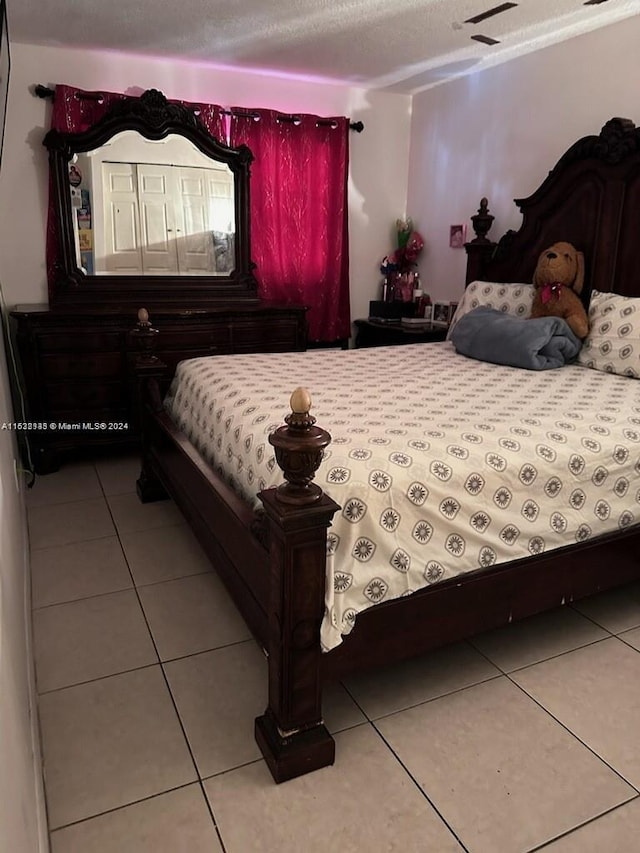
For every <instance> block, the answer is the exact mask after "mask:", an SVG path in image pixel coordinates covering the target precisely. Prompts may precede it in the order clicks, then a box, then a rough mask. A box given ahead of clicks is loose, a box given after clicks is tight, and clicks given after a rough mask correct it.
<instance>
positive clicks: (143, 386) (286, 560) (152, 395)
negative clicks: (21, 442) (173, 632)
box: [134, 119, 640, 782]
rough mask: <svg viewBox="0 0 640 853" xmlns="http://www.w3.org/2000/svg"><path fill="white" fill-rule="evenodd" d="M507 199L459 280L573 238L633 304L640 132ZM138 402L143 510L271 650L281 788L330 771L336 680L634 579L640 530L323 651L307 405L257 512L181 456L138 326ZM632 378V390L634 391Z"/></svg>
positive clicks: (325, 513) (180, 438) (431, 600)
mask: <svg viewBox="0 0 640 853" xmlns="http://www.w3.org/2000/svg"><path fill="white" fill-rule="evenodd" d="M516 203H517V204H518V206H519V208H520V209H521V211H522V214H523V223H522V226H521V228H520V229H519V230H518V231H517V232H508V233H507V234H506V235H505V237H504V238H503V239H502V240H501V241H500V242H499V243H497V244H496V243H492V242H491V241H490V240H489V239H488V237H487V236H486V235H487V231H488V228H489V226H490V224H491V220H492V217H491V214H490V213H489V212H488V210H487V204H486V200H483V203H482V204H481V208H480V210H479V212H478V215H477V216H475V217H473V221H474V228H475V231H476V237H475V239H474V240H472V241H471V242H470V243H469V244H467V246H466V248H467V253H468V269H467V283H468V282H469V281H471V280H474V279H483V280H488V281H505V282H509V281H510V282H518V281H524V282H527V281H531V280H532V274H533V269H534V266H535V263H536V260H537V257H538V255H539V253H540V251H542V249H543V248H545V247H546V246H547V245H550V244H551V243H554V242H556V241H557V240H568V241H570V242H572V243H574V245H575V246H576V247H577V248H578V249H580V250H582V251H583V252H584V254H585V260H586V269H587V277H586V282H585V288H584V296H585V299H586V300H588V298H589V294H590V291H591V289H592V288H596V289H598V290H600V291H614V292H616V293H620V294H624V295H627V296H640V264H639V263H638V260H637V258H638V242H639V235H640V129H636V128H635V126H634V125H633V123H632V122H630V121H628V120H623V119H612V120H611V121H609V122H607V124H606V125H605V126H604V128H603V129H602V131H601V133H600V134H599V135H597V136H588V137H584V138H583V139H580V140H579V141H578V142H577V143H575V144H574V145H573V146H571V148H570V149H569V150H568V151H567V152H566V153H565V154H564V155H563V156H562V158H561V159H560V160H559V162H558V163H557V165H556V166H555V167H554V169H553V170H552V171H551V172H550V174H549V175H548V177H547V178H546V179H545V181H544V182H543V183H542V185H541V186H540V188H539V189H538V190H537V191H536V192H535V193H534V194H533V195H531V196H530V197H528V198H526V199H517V200H516ZM134 334H136V335H137V336H138V338H139V341H140V345H141V349H142V353H141V355H140V358H139V359H138V365H137V369H136V381H137V384H138V386H139V393H140V398H139V399H140V400H141V403H140V416H141V423H142V434H143V465H142V473H141V476H140V479H139V481H138V493H139V496H140V498H141V499H142V500H143V501H148V500H154V499H158V498H160V497H163V496H166V494H167V493H168V494H169V495H171V496H172V497H173V499H174V500H175V502H176V503H177V504H178V506H179V507H180V508H181V510H182V512H183V513H184V515H185V516H186V518H187V519H188V520H189V522H190V524H191V526H192V527H193V529H194V531H195V533H196V535H197V536H198V538H199V539H200V542H201V543H202V545H203V547H204V548H205V550H206V552H207V553H208V555H209V556H210V558H211V560H212V562H213V565H214V566H215V568H216V570H217V571H218V573H219V574H220V576H221V577H222V579H223V580H224V582H225V584H226V586H227V588H228V589H229V591H230V593H231V595H232V597H233V599H234V601H235V603H236V605H237V606H238V608H239V610H240V611H241V612H242V614H243V616H244V618H245V620H246V622H247V625H248V626H249V628H250V629H251V631H252V632H253V634H254V636H255V638H256V639H257V641H258V642H259V643H260V644H261V646H262V647H263V648H264V649H265V651H266V653H267V654H268V663H269V700H268V707H267V709H266V711H265V713H264V714H263V715H262V716H260V717H258V718H257V720H256V725H255V736H256V739H257V742H258V744H259V746H260V749H261V750H262V753H263V755H264V757H265V759H266V761H267V764H268V766H269V768H270V770H271V772H272V774H273V777H274V779H275V780H276V781H277V782H282V781H285V780H287V779H291V778H293V777H295V776H299V775H301V774H303V773H307V772H309V771H312V770H316V769H318V768H320V767H324V766H327V765H329V764H332V763H333V761H334V752H335V747H334V741H333V738H332V737H331V735H330V734H329V732H328V731H327V729H326V728H325V726H324V724H323V721H322V703H321V699H322V687H323V684H324V683H325V682H326V681H328V680H331V679H339V678H342V677H343V676H345V675H347V674H348V673H352V672H355V671H360V670H364V669H366V668H370V667H374V666H380V665H384V664H390V663H393V662H396V661H400V660H403V659H405V658H409V657H411V656H414V655H419V654H421V653H423V652H426V651H427V650H429V649H433V648H436V647H437V646H442V645H444V644H447V643H451V642H454V641H459V640H461V639H463V638H465V637H469V636H471V635H473V634H476V633H478V632H480V631H484V630H487V629H490V628H495V627H498V626H501V625H505V624H507V623H509V622H511V621H512V620H517V619H522V618H523V617H526V616H530V615H532V614H534V613H538V612H541V611H543V610H547V609H549V608H553V607H556V606H558V605H560V604H563V603H566V602H570V601H574V600H577V599H579V598H582V597H584V596H587V595H590V594H592V593H595V592H598V591H600V590H604V589H607V588H611V587H614V586H616V585H620V584H623V583H626V582H628V581H632V580H634V579H638V578H640V526H638V525H636V526H634V527H631V528H627V529H626V530H624V531H621V532H617V533H614V534H609V535H606V536H603V537H600V538H598V539H595V540H590V541H587V542H584V543H581V544H576V545H571V546H568V547H564V548H560V549H558V550H554V551H552V552H549V553H545V554H542V555H539V556H535V557H530V558H526V559H521V560H518V561H515V562H511V563H506V564H502V565H497V566H494V567H492V568H490V569H482V570H477V571H475V572H471V573H470V574H467V575H465V576H463V577H458V578H455V579H452V580H449V581H445V582H442V583H440V584H437V585H435V586H432V587H429V588H427V589H424V590H421V591H419V592H416V593H414V594H413V595H411V596H408V597H405V598H401V599H396V600H393V601H389V602H385V603H381V604H379V605H377V606H375V607H373V608H371V609H369V610H367V611H366V612H364V613H361V614H359V616H358V619H357V622H356V625H355V627H354V629H353V631H352V633H351V634H349V635H348V636H347V637H346V638H345V639H344V642H343V643H342V644H341V645H340V646H339V647H338V648H336V649H334V650H332V651H330V652H328V653H322V652H321V650H320V641H319V637H320V623H321V620H322V617H323V613H324V593H325V545H326V532H327V527H328V526H329V525H330V524H331V520H332V517H333V514H334V512H335V511H336V510H337V509H338V506H337V505H336V504H335V503H334V501H333V500H332V499H331V498H330V497H329V496H328V495H326V494H324V493H323V492H322V491H321V490H320V489H319V487H317V486H314V484H313V483H312V482H311V480H312V478H313V473H314V471H315V469H316V467H317V465H318V464H319V462H320V458H321V455H322V446H323V445H326V443H328V441H329V440H330V438H329V436H328V434H327V433H325V432H324V431H323V430H321V429H319V428H318V427H315V426H313V425H312V420H313V419H310V418H309V416H308V414H306V413H305V409H306V408H307V407H306V406H305V404H304V396H303V397H302V398H300V395H298V397H297V398H296V400H294V408H295V409H297V410H298V411H297V412H294V413H293V415H291V416H290V417H289V418H288V419H287V420H288V424H287V425H286V426H283V427H282V428H281V429H280V430H279V431H277V433H276V434H274V436H272V438H271V439H270V440H271V441H272V443H273V444H274V445H275V448H276V454H277V459H278V463H279V465H280V467H281V468H282V469H283V471H284V477H285V480H286V482H285V483H284V484H283V486H281V487H279V489H277V490H276V489H268V490H266V491H264V492H262V493H261V495H260V497H261V499H262V502H263V504H264V510H265V512H264V515H263V516H262V515H258V514H256V513H254V512H253V511H252V510H251V509H250V508H249V506H248V505H247V504H246V503H244V502H243V501H242V500H241V499H240V498H239V497H238V495H237V494H235V493H234V492H233V491H232V490H231V489H230V487H229V486H227V485H226V484H225V483H224V482H223V481H222V480H221V478H220V477H219V476H217V475H216V474H215V473H214V472H213V471H212V470H211V469H210V468H209V467H208V466H207V465H206V464H205V463H204V462H203V460H202V459H201V457H200V456H199V455H198V454H197V453H196V452H195V451H194V449H193V448H192V447H191V446H190V444H189V442H188V440H187V439H186V438H185V436H184V435H183V434H182V433H181V432H180V431H179V430H178V429H177V428H176V426H175V425H174V424H173V423H172V422H171V420H170V419H169V417H168V415H167V414H166V412H164V410H163V408H162V405H161V394H162V391H163V387H164V384H165V383H166V381H167V377H166V375H164V374H163V366H162V365H161V364H160V363H159V362H158V361H157V360H156V359H155V358H154V356H153V353H152V347H153V339H154V333H153V331H152V329H151V327H150V324H149V323H148V319H147V317H145V316H144V315H143V316H142V318H141V322H139V324H138V328H137V331H136V332H135V333H134ZM629 381H634V380H629Z"/></svg>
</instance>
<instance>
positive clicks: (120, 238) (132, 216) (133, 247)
mask: <svg viewBox="0 0 640 853" xmlns="http://www.w3.org/2000/svg"><path fill="white" fill-rule="evenodd" d="M102 190H103V194H104V212H105V216H104V229H103V233H102V235H101V236H102V241H100V239H99V238H100V235H97V234H96V235H95V236H96V247H95V248H96V256H95V265H96V272H107V273H121V274H124V275H127V274H129V273H138V274H139V273H141V272H142V271H143V270H142V252H141V250H140V240H139V216H138V188H137V175H136V165H135V163H103V164H102Z"/></svg>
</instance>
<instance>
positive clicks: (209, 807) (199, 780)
mask: <svg viewBox="0 0 640 853" xmlns="http://www.w3.org/2000/svg"><path fill="white" fill-rule="evenodd" d="M94 467H95V466H94ZM96 475H97V476H98V480H99V481H100V487H101V488H102V490H103V493H104V487H103V485H102V480H100V475H99V473H98V471H97V468H96ZM134 494H135V493H134ZM105 502H106V504H107V509H108V511H109V515H110V516H111V520H112V522H113V526H114V527H115V530H116V536H117V538H118V543H119V545H120V550H121V551H122V556H123V558H124V561H125V563H126V566H127V570H128V571H129V574H130V576H131V582H132V583H133V588H134V590H135V594H136V598H137V600H138V605H139V607H140V610H141V612H142V618H143V619H144V622H145V625H146V626H147V631H148V632H149V636H150V638H151V642H152V643H153V648H154V650H155V653H156V656H157V658H158V664H159V666H160V672H161V673H162V678H163V680H164V683H165V686H166V688H167V692H168V694H169V699H170V701H171V704H172V706H173V710H174V713H175V715H176V719H177V721H178V725H179V726H180V731H181V732H182V737H183V738H184V742H185V744H186V747H187V750H188V752H189V757H190V758H191V762H192V764H193V768H194V770H195V773H196V780H197V783H198V785H199V788H200V792H201V794H202V796H203V798H204V802H205V806H206V808H207V811H208V812H209V816H210V817H211V822H212V823H213V828H214V830H215V832H216V835H217V837H218V840H219V842H220V846H221V847H222V850H223V851H224V853H226V847H225V844H224V842H223V840H222V835H221V834H220V830H219V828H218V823H217V821H216V816H215V813H214V811H213V806H212V805H211V803H210V802H209V798H208V797H207V794H206V792H205V790H204V785H203V783H202V776H201V773H200V769H199V767H198V764H197V762H196V759H195V755H194V754H193V749H192V747H191V743H190V741H189V738H188V737H187V732H186V729H185V727H184V723H183V722H182V717H181V716H180V711H179V710H178V706H177V704H176V700H175V697H174V695H173V691H172V690H171V684H170V683H169V679H168V676H167V673H166V671H165V668H164V664H163V661H162V660H161V658H160V652H159V650H158V646H157V643H156V639H155V637H154V636H153V631H152V630H151V625H150V624H149V620H148V619H147V614H146V612H145V609H144V606H143V604H142V599H141V598H140V594H139V593H138V588H137V586H136V582H135V578H134V576H133V571H132V570H131V566H130V565H129V560H128V559H127V555H126V552H125V549H124V545H123V544H122V539H121V538H120V531H119V529H118V526H117V524H116V521H115V518H114V517H113V513H112V511H111V506H110V504H109V501H108V500H107V496H106V494H105Z"/></svg>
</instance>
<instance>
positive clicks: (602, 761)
mask: <svg viewBox="0 0 640 853" xmlns="http://www.w3.org/2000/svg"><path fill="white" fill-rule="evenodd" d="M605 630H606V629H605ZM612 639H618V637H616V635H615V634H611V635H610V636H609V637H603V638H602V639H601V640H596V641H595V642H594V643H588V644H587V646H578V648H576V649H571V650H569V651H566V652H563V653H562V654H560V655H555V657H554V658H547V659H546V660H554V659H556V658H559V657H563V656H564V655H568V654H571V653H572V652H577V651H580V649H584V648H588V647H589V646H594V645H597V644H598V643H605V642H609V640H612ZM625 645H628V644H625ZM635 651H638V650H637V649H635ZM478 652H479V654H482V656H483V657H485V658H486V659H487V660H488V661H489V662H490V663H493V661H491V660H490V659H489V658H488V657H487V656H486V655H485V654H484V652H481V651H480V650H479V649H478ZM546 660H544V661H538V662H537V663H532V664H529V665H528V666H524V667H520V669H518V670H512V672H522V671H523V670H525V669H528V668H529V667H532V666H537V665H538V664H539V663H546ZM493 665H494V666H496V667H498V669H499V670H500V671H501V672H502V674H503V675H504V676H505V678H507V679H508V680H509V681H510V682H511V684H513V685H514V687H517V688H518V690H519V691H520V692H521V693H523V694H524V695H525V696H526V697H527V698H528V699H530V700H531V701H532V702H533V703H534V704H535V705H537V706H538V707H539V708H540V709H541V710H542V711H544V713H545V714H546V715H547V716H548V717H550V718H551V719H552V720H553V721H554V722H556V723H557V724H558V725H559V726H561V727H562V728H563V729H564V730H565V731H566V732H567V734H569V735H571V737H572V738H574V739H575V740H576V741H577V742H578V743H580V744H582V746H584V748H585V749H587V750H588V751H589V752H590V753H591V754H592V755H593V756H594V758H596V759H597V760H598V761H600V762H601V763H602V764H604V766H605V767H608V768H609V770H611V772H612V773H614V774H615V775H616V776H617V777H618V779H621V780H622V781H623V782H624V783H625V784H626V785H628V786H629V787H630V788H631V789H632V790H633V791H635V792H636V794H638V795H640V786H636V785H634V784H633V783H632V782H630V781H629V780H628V779H625V777H624V776H623V775H622V773H620V772H619V771H618V770H616V768H615V767H613V766H612V765H611V764H609V762H608V761H606V759H604V758H603V757H602V756H601V755H598V753H597V752H596V751H595V750H594V749H592V747H590V746H589V744H587V743H585V742H584V741H583V740H582V738H580V737H578V735H577V734H576V733H575V732H572V731H571V729H570V728H569V727H568V726H567V725H565V723H563V722H562V720H559V719H558V718H557V717H556V716H555V715H554V714H552V713H551V711H550V710H549V709H548V708H545V706H544V705H543V704H542V703H541V702H540V701H539V700H538V699H536V698H535V696H532V695H531V694H530V693H527V691H526V690H525V689H524V687H522V686H521V685H520V684H518V682H517V681H514V680H513V678H511V675H510V673H509V672H505V671H504V670H503V669H502V668H501V667H499V666H498V664H495V663H494V664H493ZM630 799H635V797H631V798H630ZM625 802H628V801H625ZM596 817H597V816H596ZM594 819H595V818H594ZM545 843H546V842H545Z"/></svg>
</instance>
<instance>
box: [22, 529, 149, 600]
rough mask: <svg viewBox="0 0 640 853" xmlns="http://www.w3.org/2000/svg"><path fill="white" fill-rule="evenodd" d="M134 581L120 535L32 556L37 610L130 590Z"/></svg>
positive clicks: (64, 546) (42, 550) (34, 553)
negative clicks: (121, 544) (49, 605)
mask: <svg viewBox="0 0 640 853" xmlns="http://www.w3.org/2000/svg"><path fill="white" fill-rule="evenodd" d="M131 587H133V581H132V580H131V575H130V573H129V569H128V568H127V564H126V562H125V559H124V554H123V553H122V548H121V547H120V542H119V541H118V538H117V537H116V536H108V537H106V538H104V539H91V540H90V541H89V542H74V543H72V544H71V545H57V546H55V547H53V548H39V549H38V550H35V551H32V553H31V593H32V605H33V606H34V607H45V606H46V605H48V604H61V603H62V602H64V601H74V600H76V599H80V598H87V597H88V596H90V595H102V594H103V593H105V592H117V591H118V590H120V589H130V588H131Z"/></svg>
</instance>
